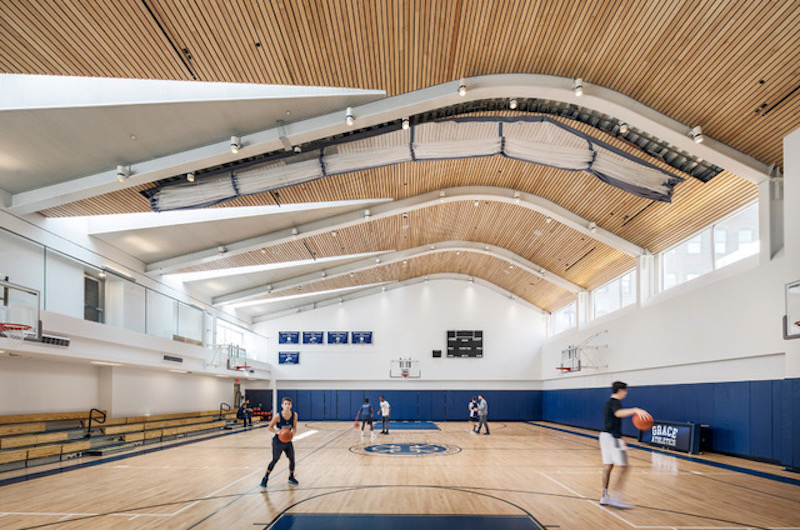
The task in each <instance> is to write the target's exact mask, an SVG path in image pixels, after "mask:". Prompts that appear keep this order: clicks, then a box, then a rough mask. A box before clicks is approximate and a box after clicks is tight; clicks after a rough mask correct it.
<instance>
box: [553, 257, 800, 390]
mask: <svg viewBox="0 0 800 530" xmlns="http://www.w3.org/2000/svg"><path fill="white" fill-rule="evenodd" d="M757 259H758V258H757V257H754V258H753V259H751V260H750V261H748V262H743V263H740V264H736V265H732V266H730V267H731V268H729V269H721V270H720V271H717V272H713V273H710V274H709V275H707V276H704V277H700V278H698V279H696V280H692V281H690V282H687V283H686V284H683V285H681V286H678V287H675V288H673V289H670V290H668V291H665V292H663V293H661V294H659V295H657V296H656V297H654V298H653V299H651V301H650V302H649V303H648V304H647V305H645V306H644V307H643V308H640V309H634V310H623V311H621V312H619V313H612V314H611V315H608V316H606V317H604V318H602V319H600V320H598V321H594V322H590V323H589V324H588V325H587V326H586V327H584V328H583V329H580V330H573V331H570V332H566V333H563V334H560V335H557V336H556V337H553V338H552V339H551V340H549V341H548V342H547V343H546V344H545V345H544V347H543V348H542V357H541V358H542V363H543V364H542V374H543V379H544V380H545V382H544V384H543V388H545V389H554V388H574V387H596V386H607V385H608V384H610V383H611V382H612V381H613V380H615V379H617V378H619V379H622V380H625V381H626V382H627V383H629V384H671V383H692V382H713V381H743V380H758V379H782V378H784V377H791V375H790V374H789V370H788V364H789V359H790V358H791V357H792V348H796V347H797V345H796V344H793V342H794V343H797V342H800V341H785V340H783V335H782V331H781V329H782V327H781V326H782V317H783V314H784V305H785V304H784V285H785V283H787V282H788V281H789V279H790V278H791V277H792V274H791V272H790V271H787V260H786V259H785V258H784V257H777V258H775V259H773V260H772V261H769V262H767V263H765V264H761V265H759V264H758V263H757ZM601 331H607V333H606V334H604V335H602V336H600V337H598V339H595V340H594V341H593V344H607V345H608V349H607V350H598V351H590V352H589V355H590V356H591V357H592V358H593V360H594V361H595V362H596V364H598V365H605V364H607V365H608V367H607V368H601V369H583V370H581V371H580V372H577V373H570V374H564V375H560V374H558V372H557V371H556V370H555V369H554V367H555V366H559V365H560V362H561V351H562V350H563V349H565V348H566V347H567V346H569V345H573V344H579V343H581V342H582V341H583V340H585V339H586V338H588V337H589V336H591V335H592V334H594V333H597V332H601ZM795 355H797V352H796V350H795Z"/></svg>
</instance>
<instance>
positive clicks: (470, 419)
mask: <svg viewBox="0 0 800 530" xmlns="http://www.w3.org/2000/svg"><path fill="white" fill-rule="evenodd" d="M469 421H478V417H477V416H470V417H469Z"/></svg>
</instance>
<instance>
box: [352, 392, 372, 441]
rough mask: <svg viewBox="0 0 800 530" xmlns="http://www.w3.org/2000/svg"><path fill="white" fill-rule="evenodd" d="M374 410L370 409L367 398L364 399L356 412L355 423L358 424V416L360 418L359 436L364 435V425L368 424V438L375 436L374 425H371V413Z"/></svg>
mask: <svg viewBox="0 0 800 530" xmlns="http://www.w3.org/2000/svg"><path fill="white" fill-rule="evenodd" d="M374 413H375V412H374V411H373V410H372V405H370V404H369V398H365V399H364V404H363V405H361V408H360V409H358V412H356V424H358V418H359V417H360V418H361V437H362V438H363V437H364V426H365V425H367V424H369V435H370V438H375V430H374V429H375V427H373V426H372V415H373V414H374Z"/></svg>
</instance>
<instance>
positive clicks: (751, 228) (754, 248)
mask: <svg viewBox="0 0 800 530" xmlns="http://www.w3.org/2000/svg"><path fill="white" fill-rule="evenodd" d="M734 235H735V237H734ZM758 248H759V242H758V204H757V203H754V204H751V205H750V206H747V207H745V208H743V209H742V210H739V211H738V212H736V213H735V214H733V215H731V216H730V217H727V218H726V219H723V220H721V221H719V222H717V223H715V224H713V225H711V226H709V227H708V228H706V229H705V230H703V231H702V232H700V233H699V234H696V235H694V236H692V237H691V238H689V239H687V240H686V241H684V242H682V243H679V244H678V245H675V246H674V247H672V248H671V249H669V250H666V251H664V252H663V253H662V254H661V287H662V289H663V290H666V289H669V288H671V287H675V286H676V285H680V284H681V283H684V282H687V281H689V280H693V279H694V278H697V277H699V276H702V275H703V274H706V273H708V272H711V271H712V270H717V269H720V268H722V267H725V266H727V265H730V264H731V263H735V262H737V261H739V260H741V259H744V258H746V257H748V256H752V255H753V254H757V253H758Z"/></svg>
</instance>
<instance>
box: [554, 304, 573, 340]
mask: <svg viewBox="0 0 800 530" xmlns="http://www.w3.org/2000/svg"><path fill="white" fill-rule="evenodd" d="M550 323H551V324H550V327H551V329H552V332H553V335H558V334H559V333H561V332H562V331H567V330H568V329H572V328H574V327H576V326H577V325H578V303H577V302H572V303H571V304H569V305H566V306H564V307H562V308H561V309H558V310H556V311H553V313H552V314H551V315H550Z"/></svg>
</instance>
